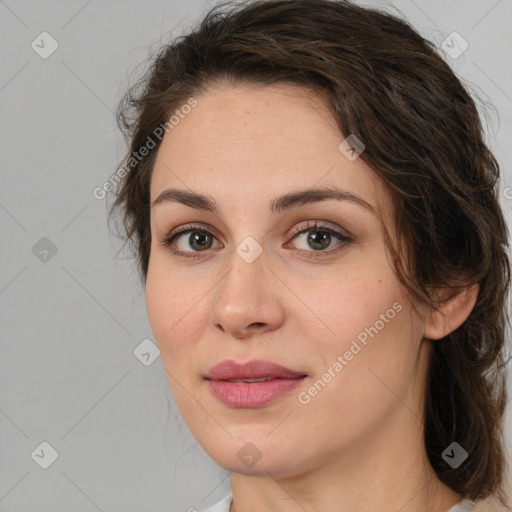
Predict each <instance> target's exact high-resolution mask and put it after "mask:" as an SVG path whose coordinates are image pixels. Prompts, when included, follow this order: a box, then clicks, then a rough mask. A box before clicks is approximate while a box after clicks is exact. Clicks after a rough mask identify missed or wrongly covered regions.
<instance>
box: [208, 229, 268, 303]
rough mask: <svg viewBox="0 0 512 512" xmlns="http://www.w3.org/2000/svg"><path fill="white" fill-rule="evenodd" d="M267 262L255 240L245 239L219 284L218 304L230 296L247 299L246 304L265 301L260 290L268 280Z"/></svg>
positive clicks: (231, 259) (236, 248) (237, 247)
mask: <svg viewBox="0 0 512 512" xmlns="http://www.w3.org/2000/svg"><path fill="white" fill-rule="evenodd" d="M265 260H266V258H265V256H264V253H263V248H262V246H261V245H260V244H259V243H258V242H257V241H256V240H255V239H254V238H252V237H246V238H245V239H243V240H242V242H240V243H239V244H238V245H237V246H236V247H235V250H233V253H232V254H231V257H230V258H229V262H228V267H229V268H228V272H227V274H226V275H225V276H224V278H223V279H222V280H221V282H220V283H219V287H218V290H217V296H216V302H218V301H219V300H220V299H222V298H223V297H224V298H227V297H229V295H233V299H236V298H237V297H245V298H246V300H245V301H244V302H245V303H247V302H248V301H252V300H256V301H259V300H261V299H263V297H262V296H261V292H260V288H261V287H262V285H264V284H265V280H266V279H265V276H264V274H265V273H266V261H265ZM234 306H235V304H233V305H232V306H231V307H234Z"/></svg>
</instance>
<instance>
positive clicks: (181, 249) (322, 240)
mask: <svg viewBox="0 0 512 512" xmlns="http://www.w3.org/2000/svg"><path fill="white" fill-rule="evenodd" d="M306 233H310V235H308V236H307V237H304V235H305V234H306ZM184 235H188V237H184ZM182 237H183V240H182ZM295 238H297V239H299V240H301V241H303V242H305V244H304V245H305V246H306V247H309V248H312V249H313V250H312V251H311V250H309V249H308V248H303V249H299V251H300V252H303V253H315V252H316V253H318V254H308V257H312V258H314V257H318V256H321V255H325V254H331V253H333V252H337V251H338V250H339V249H338V248H335V249H329V250H325V249H327V248H329V247H330V246H331V244H332V242H334V241H336V240H337V241H339V242H340V243H339V244H338V245H337V246H336V247H339V246H340V245H341V246H344V245H345V244H347V243H352V242H353V240H352V239H351V238H350V237H348V236H346V235H345V234H344V233H342V232H341V231H339V230H337V229H334V228H332V227H330V226H328V225H326V224H322V223H318V222H317V221H314V222H313V223H311V222H309V223H306V224H305V225H304V224H302V225H300V226H298V227H296V228H294V230H293V237H292V239H295ZM214 240H216V238H215V236H213V235H212V234H211V233H210V232H209V231H208V230H206V229H204V228H203V227H202V226H198V225H190V224H188V225H184V226H180V227H179V228H177V229H175V230H174V231H172V232H171V233H170V234H169V235H167V236H165V237H164V238H163V239H162V240H161V241H160V243H161V244H162V245H164V246H165V247H169V249H170V251H171V252H172V253H173V254H174V255H176V256H179V257H186V258H198V257H202V255H201V254H200V253H201V252H206V251H207V250H208V249H211V248H212V245H213V241H214ZM180 243H181V246H180ZM175 245H176V246H177V247H178V248H177V249H175V248H174V246H175ZM289 246H290V242H287V243H286V244H285V247H289ZM190 248H192V249H193V250H192V251H189V250H188V249H190Z"/></svg>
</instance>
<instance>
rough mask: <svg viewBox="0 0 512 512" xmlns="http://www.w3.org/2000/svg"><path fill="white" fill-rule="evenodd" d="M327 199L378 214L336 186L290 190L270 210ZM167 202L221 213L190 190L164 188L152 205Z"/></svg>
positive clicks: (212, 201)
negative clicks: (346, 202)
mask: <svg viewBox="0 0 512 512" xmlns="http://www.w3.org/2000/svg"><path fill="white" fill-rule="evenodd" d="M326 200H336V201H349V202H351V203H353V204H357V205H359V206H362V207H363V208H366V209H367V210H369V211H370V212H371V213H373V215H377V211H376V209H375V208H374V207H373V206H372V205H371V204H370V203H368V202H367V201H365V200H364V199H362V198H361V197H359V196H356V195H355V194H353V193H352V192H349V191H347V190H341V189H338V188H335V187H324V188H310V189H303V190H297V191H294V192H289V193H288V194H285V195H283V196H280V197H276V198H274V199H272V200H271V201H270V204H269V210H270V212H271V213H280V212H282V211H285V210H289V209H291V208H296V207H298V206H301V205H304V204H311V203H316V202H320V201H326ZM165 202H175V203H181V204H184V205H186V206H190V207H191V208H196V209H199V210H206V211H208V212H212V213H215V214H219V213H220V208H219V207H218V205H217V203H216V201H215V199H213V198H212V197H210V196H206V195H203V194H198V193H196V192H190V191H188V190H183V189H178V188H170V189H167V190H164V191H163V192H161V193H160V195H159V196H158V197H157V198H156V199H155V200H154V201H153V203H152V204H151V207H154V206H156V205H158V204H162V203H165Z"/></svg>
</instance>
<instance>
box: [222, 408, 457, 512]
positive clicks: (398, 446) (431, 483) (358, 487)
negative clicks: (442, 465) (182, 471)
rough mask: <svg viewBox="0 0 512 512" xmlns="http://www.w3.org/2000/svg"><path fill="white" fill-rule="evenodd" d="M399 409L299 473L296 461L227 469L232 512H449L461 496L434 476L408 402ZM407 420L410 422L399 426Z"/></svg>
mask: <svg viewBox="0 0 512 512" xmlns="http://www.w3.org/2000/svg"><path fill="white" fill-rule="evenodd" d="M398 411H401V412H399V413H398V414H396V416H395V419H394V420H391V419H390V420H389V421H388V423H387V424H386V425H382V427H383V428H380V429H379V430H378V431H377V432H375V431H374V432H372V433H371V434H370V435H367V436H366V437H364V436H363V437H361V438H360V439H359V441H358V443H357V445H353V444H352V445H351V446H350V447H349V448H348V449H347V450H343V454H342V455H340V454H339V453H334V454H332V456H330V458H329V456H324V457H323V459H322V461H320V463H319V461H316V467H314V468H310V469H309V470H308V471H304V472H302V473H300V474H298V473H297V472H296V467H297V464H296V465H295V468H293V467H288V468H287V469H280V468H277V469H276V468H272V469H268V470H265V469H266V468H263V467H262V468H261V469H260V473H259V474H258V476H251V475H243V474H240V473H234V472H232V473H230V483H231V489H232V494H233V506H232V509H231V512H256V511H258V512H278V511H279V512H304V511H308V512H309V511H315V510H324V511H330V510H336V511H337V512H374V511H375V510H382V509H385V510H397V511H400V512H447V511H448V510H449V509H450V508H451V507H452V506H453V505H455V504H456V503H458V502H459V501H460V500H461V499H462V496H461V495H460V494H457V493H456V492H455V491H453V490H452V489H450V488H449V487H448V486H446V485H445V484H443V483H442V482H441V481H440V480H439V479H438V478H437V477H436V475H435V473H434V471H433V469H432V467H431V466H430V464H429V462H428V458H427V454H426V452H425V449H424V444H423V432H422V430H423V429H422V428H418V425H417V422H418V421H419V420H418V419H417V418H416V416H415V415H414V414H412V413H411V411H410V410H408V409H407V408H406V407H401V408H399V409H398ZM403 415H405V416H407V415H409V422H407V421H405V423H404V416H403ZM408 423H409V427H410V428H407V429H405V430H404V429H403V428H401V429H399V428H397V426H398V425H402V426H403V425H404V424H408ZM393 433H394V434H393ZM383 447H385V448H384V449H383Z"/></svg>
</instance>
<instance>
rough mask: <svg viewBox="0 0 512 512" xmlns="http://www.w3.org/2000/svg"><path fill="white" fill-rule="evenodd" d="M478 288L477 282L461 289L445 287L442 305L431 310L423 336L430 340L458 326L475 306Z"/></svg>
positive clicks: (442, 336) (439, 337)
mask: <svg viewBox="0 0 512 512" xmlns="http://www.w3.org/2000/svg"><path fill="white" fill-rule="evenodd" d="M478 290H479V287H478V284H474V285H472V286H469V287H467V288H464V289H462V290H460V289H459V288H445V289H444V290H443V292H442V295H443V299H442V305H441V307H440V308H439V310H438V311H435V310H433V309H432V310H431V312H430V318H429V319H428V321H427V323H426V324H425V331H424V334H423V336H424V337H425V338H427V339H430V340H439V339H441V338H444V337H445V336H447V335H448V334H450V333H451V332H453V331H455V329H457V328H458V327H460V326H461V325H462V324H463V323H464V322H465V320H466V319H467V318H468V316H469V315H470V313H471V311H472V310H473V308H474V306H475V303H476V299H477V297H478Z"/></svg>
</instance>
